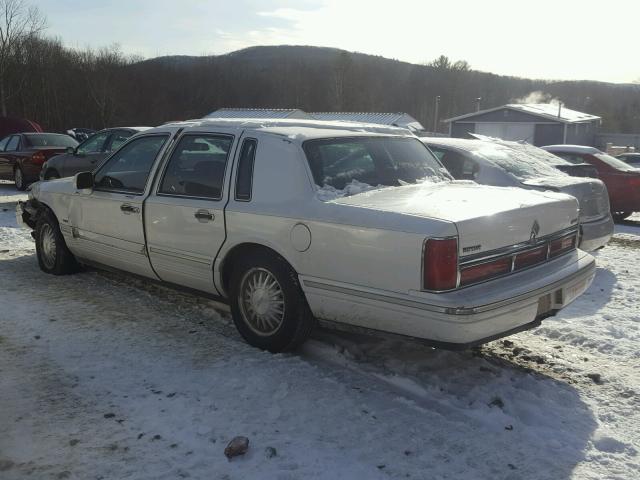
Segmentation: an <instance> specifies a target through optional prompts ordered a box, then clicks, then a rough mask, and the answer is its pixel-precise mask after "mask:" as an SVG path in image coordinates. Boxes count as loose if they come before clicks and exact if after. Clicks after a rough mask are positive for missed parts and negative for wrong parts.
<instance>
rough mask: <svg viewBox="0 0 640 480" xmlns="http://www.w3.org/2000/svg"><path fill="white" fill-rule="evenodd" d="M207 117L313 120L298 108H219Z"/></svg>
mask: <svg viewBox="0 0 640 480" xmlns="http://www.w3.org/2000/svg"><path fill="white" fill-rule="evenodd" d="M206 118H278V119H282V118H293V119H298V120H299V119H303V120H313V117H312V116H311V115H309V114H308V113H306V112H303V111H302V110H299V109H297V108H219V109H218V110H216V111H215V112H211V113H210V114H209V115H207V117H206Z"/></svg>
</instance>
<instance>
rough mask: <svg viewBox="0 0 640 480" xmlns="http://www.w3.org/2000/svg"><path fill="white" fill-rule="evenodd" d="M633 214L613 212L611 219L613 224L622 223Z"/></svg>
mask: <svg viewBox="0 0 640 480" xmlns="http://www.w3.org/2000/svg"><path fill="white" fill-rule="evenodd" d="M632 213H633V212H613V213H612V217H613V221H614V222H622V221H623V220H626V219H627V218H629V217H630V216H631V214H632Z"/></svg>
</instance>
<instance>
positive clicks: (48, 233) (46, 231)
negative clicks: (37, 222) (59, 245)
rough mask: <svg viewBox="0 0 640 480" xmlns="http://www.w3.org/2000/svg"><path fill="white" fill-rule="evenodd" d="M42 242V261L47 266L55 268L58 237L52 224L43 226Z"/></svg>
mask: <svg viewBox="0 0 640 480" xmlns="http://www.w3.org/2000/svg"><path fill="white" fill-rule="evenodd" d="M40 243H41V246H42V261H43V262H44V264H45V265H46V266H47V268H53V267H54V265H55V263H56V237H55V235H54V233H53V228H51V225H48V224H45V225H43V226H42V233H41V234H40Z"/></svg>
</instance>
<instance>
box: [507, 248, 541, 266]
mask: <svg viewBox="0 0 640 480" xmlns="http://www.w3.org/2000/svg"><path fill="white" fill-rule="evenodd" d="M546 259H547V245H546V244H545V245H543V246H541V247H538V248H536V249H535V250H528V251H526V252H522V253H518V254H517V255H516V258H515V260H514V262H513V269H514V270H520V269H521V268H527V267H530V266H532V265H536V264H538V263H542V262H544V261H545V260H546Z"/></svg>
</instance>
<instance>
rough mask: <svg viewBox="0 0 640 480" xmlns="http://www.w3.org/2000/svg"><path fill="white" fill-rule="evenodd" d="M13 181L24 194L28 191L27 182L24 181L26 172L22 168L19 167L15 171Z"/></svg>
mask: <svg viewBox="0 0 640 480" xmlns="http://www.w3.org/2000/svg"><path fill="white" fill-rule="evenodd" d="M13 181H14V183H15V184H16V188H17V189H18V190H20V191H22V192H24V191H25V190H26V189H27V182H26V181H25V179H24V172H23V171H22V168H20V166H17V167H16V168H14V170H13Z"/></svg>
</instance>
